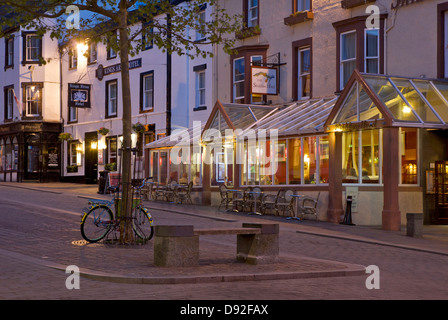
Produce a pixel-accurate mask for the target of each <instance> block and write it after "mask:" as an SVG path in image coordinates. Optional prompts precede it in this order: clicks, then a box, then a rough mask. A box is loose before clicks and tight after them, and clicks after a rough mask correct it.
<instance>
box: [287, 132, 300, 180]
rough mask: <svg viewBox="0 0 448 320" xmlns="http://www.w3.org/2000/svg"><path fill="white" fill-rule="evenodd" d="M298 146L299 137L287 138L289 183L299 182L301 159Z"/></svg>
mask: <svg viewBox="0 0 448 320" xmlns="http://www.w3.org/2000/svg"><path fill="white" fill-rule="evenodd" d="M301 151H302V150H301V147H300V138H297V139H289V140H288V153H289V161H288V175H289V184H300V183H301V181H302V180H301V177H302V174H301V170H302V167H301V161H302V152H301Z"/></svg>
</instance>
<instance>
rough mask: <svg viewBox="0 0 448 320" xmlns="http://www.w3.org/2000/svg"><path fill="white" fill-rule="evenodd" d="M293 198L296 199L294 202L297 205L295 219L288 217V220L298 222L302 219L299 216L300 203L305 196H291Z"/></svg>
mask: <svg viewBox="0 0 448 320" xmlns="http://www.w3.org/2000/svg"><path fill="white" fill-rule="evenodd" d="M291 197H293V198H294V202H295V204H296V212H295V217H287V218H286V219H297V220H300V218H299V217H298V214H299V203H300V198H303V197H305V195H303V194H293V195H291Z"/></svg>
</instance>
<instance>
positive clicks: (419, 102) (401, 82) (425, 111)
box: [391, 78, 440, 123]
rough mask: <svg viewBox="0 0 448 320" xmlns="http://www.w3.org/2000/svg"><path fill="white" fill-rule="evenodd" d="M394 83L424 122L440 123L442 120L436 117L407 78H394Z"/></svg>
mask: <svg viewBox="0 0 448 320" xmlns="http://www.w3.org/2000/svg"><path fill="white" fill-rule="evenodd" d="M391 80H392V81H393V83H395V85H396V86H397V87H398V89H399V90H400V91H401V94H402V95H403V96H404V98H405V99H406V100H407V101H408V102H409V104H410V105H411V107H412V108H413V109H414V111H415V112H416V113H417V114H418V115H419V117H420V118H421V119H422V120H423V121H424V122H433V123H440V120H439V119H438V118H437V117H436V115H435V114H434V112H432V110H431V108H430V107H429V106H428V105H427V104H426V103H425V101H424V100H423V99H422V98H421V97H420V95H419V94H418V92H417V91H416V90H415V88H414V87H413V86H412V84H411V83H410V82H409V80H406V79H399V78H392V79H391Z"/></svg>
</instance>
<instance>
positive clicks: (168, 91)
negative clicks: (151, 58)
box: [166, 15, 172, 137]
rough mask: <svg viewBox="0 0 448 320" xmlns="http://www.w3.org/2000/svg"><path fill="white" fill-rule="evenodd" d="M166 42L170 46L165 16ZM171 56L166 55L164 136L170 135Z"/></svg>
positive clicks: (168, 20)
mask: <svg viewBox="0 0 448 320" xmlns="http://www.w3.org/2000/svg"><path fill="white" fill-rule="evenodd" d="M166 19H167V28H168V40H169V44H170V45H171V16H170V15H167V17H166ZM171 67H172V55H171V53H170V51H169V50H167V53H166V136H167V137H168V136H170V135H171V82H172V81H171V80H172V79H171V73H172V70H171Z"/></svg>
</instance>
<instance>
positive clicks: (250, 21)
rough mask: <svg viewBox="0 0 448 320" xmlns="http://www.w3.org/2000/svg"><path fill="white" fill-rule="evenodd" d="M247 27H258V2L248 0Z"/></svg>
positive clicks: (256, 0)
mask: <svg viewBox="0 0 448 320" xmlns="http://www.w3.org/2000/svg"><path fill="white" fill-rule="evenodd" d="M247 26H248V27H249V28H250V27H255V26H258V0H248V6H247Z"/></svg>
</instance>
